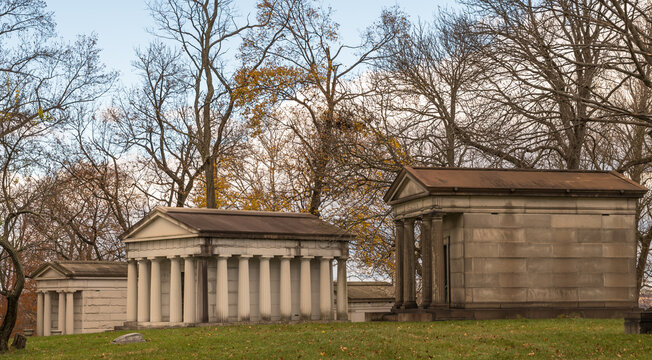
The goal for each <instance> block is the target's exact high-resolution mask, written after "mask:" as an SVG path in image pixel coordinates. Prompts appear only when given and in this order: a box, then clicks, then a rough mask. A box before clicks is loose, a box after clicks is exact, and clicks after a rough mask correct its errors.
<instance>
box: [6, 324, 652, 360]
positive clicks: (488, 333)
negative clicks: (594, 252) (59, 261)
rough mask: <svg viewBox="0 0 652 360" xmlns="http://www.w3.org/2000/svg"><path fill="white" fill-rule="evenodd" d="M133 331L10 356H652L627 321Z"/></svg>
mask: <svg viewBox="0 0 652 360" xmlns="http://www.w3.org/2000/svg"><path fill="white" fill-rule="evenodd" d="M124 333H127V331H119V332H109V333H101V334H87V335H69V336H51V337H40V338H29V339H28V341H27V349H25V350H12V351H11V353H10V354H9V356H7V357H6V358H8V359H39V358H42V359H89V358H91V359H92V358H109V359H122V358H125V359H126V358H128V359H180V358H211V359H222V358H236V359H240V358H261V359H279V358H281V359H297V358H302V359H319V358H351V359H364V358H366V359H398V358H402V359H427V358H444V359H445V358H470V359H514V358H524V359H550V358H563V359H617V358H620V357H622V358H638V359H652V335H625V334H624V331H623V320H622V319H620V320H590V319H552V320H494V321H447V322H423V323H396V322H375V323H330V324H326V323H319V324H318V323H312V324H311V323H303V324H294V325H252V326H249V325H232V326H218V327H203V328H180V329H161V330H142V331H141V333H142V334H143V335H144V336H145V338H146V339H147V343H140V344H128V345H113V344H111V343H110V342H111V340H112V339H114V338H115V337H117V336H119V335H121V334H124Z"/></svg>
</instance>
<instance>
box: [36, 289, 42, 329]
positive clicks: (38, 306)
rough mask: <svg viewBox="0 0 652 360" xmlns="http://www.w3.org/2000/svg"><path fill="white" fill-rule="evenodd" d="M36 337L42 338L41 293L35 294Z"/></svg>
mask: <svg viewBox="0 0 652 360" xmlns="http://www.w3.org/2000/svg"><path fill="white" fill-rule="evenodd" d="M36 336H43V292H42V291H39V292H38V293H36Z"/></svg>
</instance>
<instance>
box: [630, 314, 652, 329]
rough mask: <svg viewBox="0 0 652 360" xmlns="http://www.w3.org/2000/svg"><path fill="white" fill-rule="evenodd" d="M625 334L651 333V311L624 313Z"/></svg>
mask: <svg viewBox="0 0 652 360" xmlns="http://www.w3.org/2000/svg"><path fill="white" fill-rule="evenodd" d="M625 334H652V311H651V310H647V311H643V312H631V313H629V314H627V315H625Z"/></svg>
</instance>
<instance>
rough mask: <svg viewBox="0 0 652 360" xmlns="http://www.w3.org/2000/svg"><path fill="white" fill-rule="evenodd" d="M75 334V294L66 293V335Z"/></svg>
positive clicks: (72, 292) (71, 292)
mask: <svg viewBox="0 0 652 360" xmlns="http://www.w3.org/2000/svg"><path fill="white" fill-rule="evenodd" d="M74 333H75V292H74V291H68V292H66V335H69V334H74Z"/></svg>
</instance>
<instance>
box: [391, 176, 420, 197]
mask: <svg viewBox="0 0 652 360" xmlns="http://www.w3.org/2000/svg"><path fill="white" fill-rule="evenodd" d="M427 193H428V190H426V188H424V187H423V186H422V185H421V184H419V183H417V182H416V181H414V180H413V179H411V178H410V177H409V176H406V177H405V179H404V181H403V184H401V186H400V187H399V191H398V195H397V196H396V197H395V199H396V200H399V199H403V198H407V197H411V196H415V195H422V194H427Z"/></svg>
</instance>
